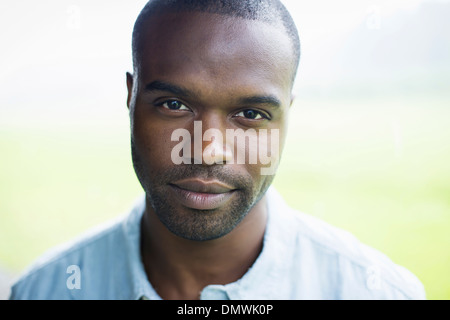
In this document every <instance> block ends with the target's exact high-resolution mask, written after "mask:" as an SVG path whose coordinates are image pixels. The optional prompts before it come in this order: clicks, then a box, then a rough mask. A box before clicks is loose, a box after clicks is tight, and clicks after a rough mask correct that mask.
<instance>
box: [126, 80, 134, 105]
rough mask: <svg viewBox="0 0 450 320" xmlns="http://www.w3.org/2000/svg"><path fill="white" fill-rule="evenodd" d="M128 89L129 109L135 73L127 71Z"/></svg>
mask: <svg viewBox="0 0 450 320" xmlns="http://www.w3.org/2000/svg"><path fill="white" fill-rule="evenodd" d="M127 90H128V96H127V107H128V109H130V103H131V99H132V97H133V75H132V74H131V73H129V72H127Z"/></svg>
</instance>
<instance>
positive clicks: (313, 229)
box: [275, 195, 425, 299]
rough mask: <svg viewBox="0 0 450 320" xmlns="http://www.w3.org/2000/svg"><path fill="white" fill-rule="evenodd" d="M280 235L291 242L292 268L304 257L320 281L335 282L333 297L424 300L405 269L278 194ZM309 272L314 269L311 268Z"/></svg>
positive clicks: (298, 264)
mask: <svg viewBox="0 0 450 320" xmlns="http://www.w3.org/2000/svg"><path fill="white" fill-rule="evenodd" d="M275 197H276V198H277V200H276V201H278V202H279V206H278V207H280V206H281V208H282V211H283V213H282V216H283V219H282V220H284V222H282V221H281V220H280V223H282V224H284V225H285V226H288V230H289V232H286V231H287V230H286V229H285V228H284V229H283V230H284V231H283V236H285V237H289V238H290V239H289V241H290V242H294V245H293V248H294V249H293V250H294V252H293V255H294V256H295V260H297V261H296V262H294V265H295V266H294V268H300V267H303V268H304V260H305V257H306V256H307V257H308V259H309V264H310V266H311V265H315V269H316V270H317V272H320V274H317V276H318V277H320V278H321V279H322V281H324V282H327V281H328V283H334V284H335V287H334V289H335V291H334V295H335V297H339V298H343V299H346V298H349V299H352V298H354V299H358V298H361V299H365V298H368V299H370V298H375V299H425V292H424V288H423V285H422V283H421V282H420V281H419V280H418V278H417V277H416V276H415V275H414V274H412V273H411V272H410V271H409V270H407V269H405V268H404V267H402V266H399V265H397V264H395V263H394V262H393V261H392V260H391V259H390V258H388V257H387V256H386V255H385V254H383V253H381V252H380V251H378V250H376V249H374V248H372V247H370V246H368V245H366V244H364V243H362V242H361V241H359V239H357V238H356V237H355V236H354V235H352V234H351V233H349V232H348V231H345V230H342V229H340V228H337V227H335V226H333V225H331V224H329V223H327V222H325V221H323V220H321V219H319V218H317V217H314V216H311V215H308V214H306V213H303V212H300V211H298V210H295V209H293V208H291V207H289V206H287V205H286V203H284V201H283V200H282V199H281V197H280V196H279V195H276V196H275ZM311 272H315V271H314V270H311Z"/></svg>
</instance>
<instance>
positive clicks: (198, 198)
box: [169, 178, 237, 210]
mask: <svg viewBox="0 0 450 320" xmlns="http://www.w3.org/2000/svg"><path fill="white" fill-rule="evenodd" d="M169 187H170V190H171V192H172V193H173V194H174V196H175V198H176V199H177V200H178V201H179V202H180V203H181V205H183V206H185V207H188V208H191V209H197V210H214V209H218V208H220V207H222V206H223V205H225V204H226V203H227V202H229V201H230V199H231V198H232V197H233V195H234V194H235V192H236V191H237V189H236V188H234V187H232V186H230V185H228V184H226V183H224V182H221V181H218V180H202V179H198V178H193V179H184V180H180V181H176V182H174V183H171V184H169Z"/></svg>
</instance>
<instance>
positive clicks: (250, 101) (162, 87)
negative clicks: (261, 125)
mask: <svg viewBox="0 0 450 320" xmlns="http://www.w3.org/2000/svg"><path fill="white" fill-rule="evenodd" d="M145 91H146V92H155V91H164V92H170V93H171V94H174V95H177V96H182V97H189V96H193V95H194V94H193V93H192V91H190V90H188V89H185V88H182V87H179V86H177V85H174V84H171V83H167V82H163V81H158V80H157V81H153V82H151V83H149V84H147V85H146V86H145ZM238 101H239V104H243V105H257V104H266V105H269V106H271V107H273V108H280V107H281V104H282V103H281V101H280V99H278V98H277V97H275V96H273V95H255V96H250V97H242V98H240V99H239V100H238Z"/></svg>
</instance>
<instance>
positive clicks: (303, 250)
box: [11, 188, 425, 300]
mask: <svg viewBox="0 0 450 320" xmlns="http://www.w3.org/2000/svg"><path fill="white" fill-rule="evenodd" d="M267 199H268V201H267V203H268V213H269V214H268V222H267V228H266V233H265V236H264V245H263V249H262V251H261V253H260V255H259V257H258V258H257V260H256V261H255V263H254V264H253V266H252V267H251V268H250V269H249V270H248V272H247V273H246V274H245V275H244V276H243V277H242V278H241V279H239V280H238V281H236V282H233V283H230V284H227V285H215V284H211V285H209V286H207V287H205V288H204V289H203V291H202V292H201V295H200V298H201V299H205V300H208V299H214V300H225V299H233V300H234V299H245V300H257V299H265V300H277V299H286V300H291V299H425V292H424V288H423V286H422V284H421V283H420V281H419V280H418V279H417V278H416V277H415V276H414V275H413V274H412V273H410V272H409V271H408V270H406V269H405V268H403V267H400V266H398V265H396V264H394V263H393V262H392V261H391V260H389V259H388V258H387V257H386V256H385V255H383V254H381V253H380V252H378V251H376V250H374V249H372V248H370V247H368V246H366V245H364V244H362V243H360V242H359V241H358V240H357V239H356V238H355V237H353V236H352V235H350V234H349V233H347V232H345V231H342V230H340V229H337V228H335V227H333V226H330V225H328V224H327V223H325V222H323V221H321V220H319V219H317V218H314V217H311V216H308V215H306V214H304V213H300V212H298V211H295V210H293V209H291V208H290V207H288V206H287V205H286V204H285V202H284V201H283V199H282V198H281V197H280V195H279V194H278V193H277V192H276V191H275V190H274V189H273V188H270V189H269V191H268V194H267ZM144 210H145V200H144V197H142V199H140V200H139V202H138V203H137V204H136V206H135V207H134V208H133V209H132V210H131V212H130V213H129V214H127V215H125V216H123V217H120V218H119V219H116V220H115V221H113V222H111V223H109V224H108V225H105V226H102V227H101V228H97V229H95V230H93V231H91V232H89V233H88V234H85V235H84V236H82V237H81V238H80V239H77V240H75V241H73V242H71V243H68V244H65V245H63V246H60V247H58V248H56V249H54V250H51V251H50V252H48V253H47V254H45V255H44V256H43V257H42V258H40V259H39V260H38V261H37V262H35V263H34V264H33V265H32V266H31V267H30V268H29V269H28V270H27V271H26V272H25V273H24V274H23V275H22V276H21V277H20V279H19V280H18V281H17V282H16V283H15V285H14V286H13V287H12V289H11V299H120V300H121V299H151V300H153V299H161V298H160V297H159V296H158V294H157V292H156V291H155V290H154V289H153V287H152V285H151V283H150V282H149V281H148V279H147V276H146V273H145V271H144V267H143V263H142V260H141V255H140V221H141V217H142V214H143V212H144Z"/></svg>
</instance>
